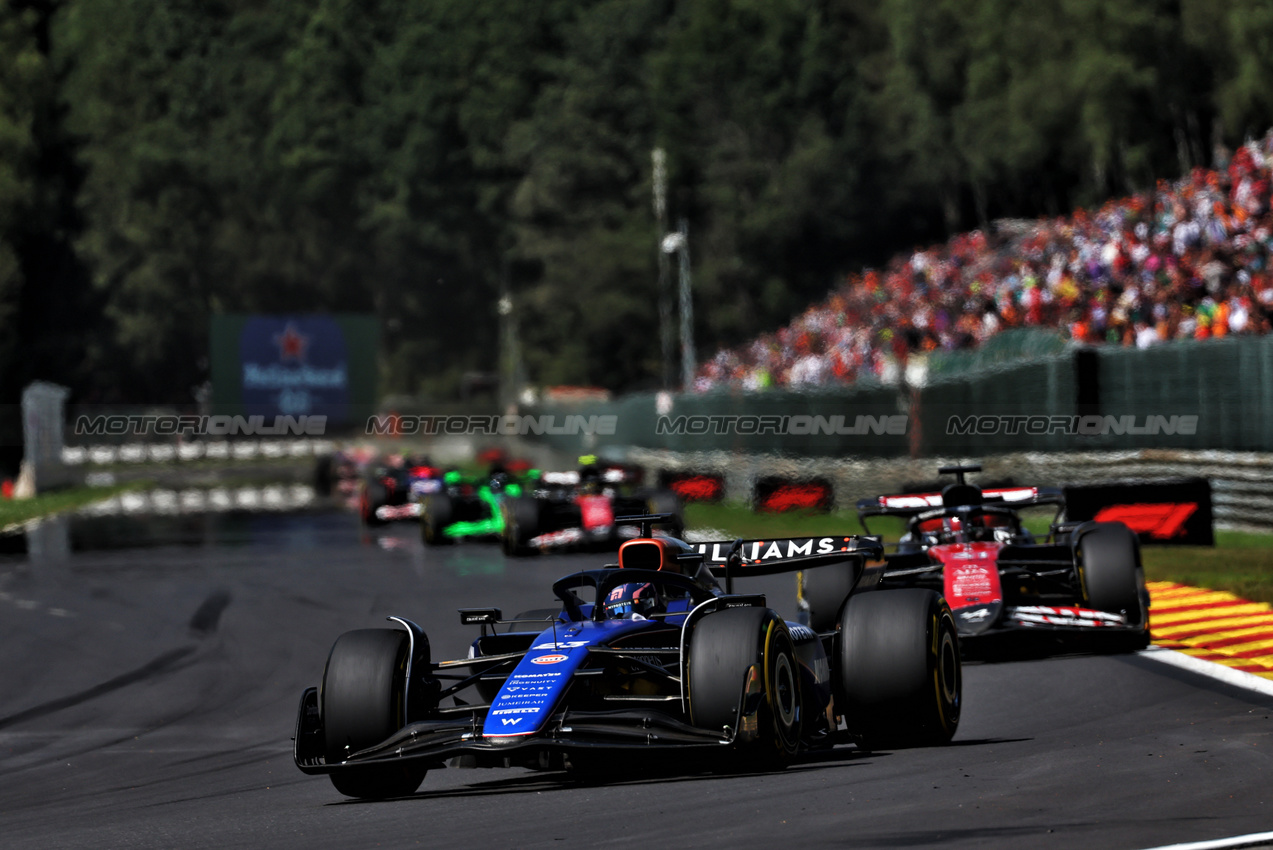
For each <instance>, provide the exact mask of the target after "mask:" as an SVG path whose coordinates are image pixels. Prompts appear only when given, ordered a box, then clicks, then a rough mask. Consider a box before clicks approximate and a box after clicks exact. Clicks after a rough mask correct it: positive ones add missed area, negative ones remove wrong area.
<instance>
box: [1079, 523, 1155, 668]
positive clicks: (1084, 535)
mask: <svg viewBox="0 0 1273 850" xmlns="http://www.w3.org/2000/svg"><path fill="white" fill-rule="evenodd" d="M1077 534H1078V538H1079V542H1078V552H1077V554H1078V559H1079V565H1080V566H1079V570H1080V575H1081V577H1082V586H1083V599H1084V602H1086V604H1087V607H1089V608H1094V609H1096V610H1097V611H1107V612H1109V613H1111V614H1122V615H1123V616H1124V617H1126V618H1127V623H1128V625H1130V626H1139V627H1140V628H1139V631H1137V632H1136V633H1135V634H1134V635H1133V637H1132V640H1131V641H1130V644H1131V645H1132V648H1134V649H1144V648H1145V647H1146V646H1148V645H1149V623H1148V619H1149V618H1148V617H1147V616H1146V613H1145V608H1146V606H1145V600H1146V599H1147V598H1148V593H1147V591H1146V590H1145V574H1144V571H1143V570H1142V569H1141V566H1140V548H1139V543H1138V541H1137V539H1136V535H1135V534H1134V533H1133V532H1132V531H1131V529H1129V528H1128V527H1127V526H1125V525H1123V524H1122V523H1120V522H1102V523H1094V524H1093V525H1092V526H1089V527H1088V528H1084V529H1080V530H1079V531H1078V532H1077Z"/></svg>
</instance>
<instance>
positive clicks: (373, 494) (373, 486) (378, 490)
mask: <svg viewBox="0 0 1273 850" xmlns="http://www.w3.org/2000/svg"><path fill="white" fill-rule="evenodd" d="M388 503H389V491H388V490H386V489H385V485H384V484H382V483H381V482H379V481H364V482H363V484H362V493H361V494H359V497H358V515H359V516H361V517H362V521H363V522H364V523H366V524H367V525H384V520H382V519H381V518H380V517H378V516H376V509H377V508H382V507H384V506H385V505H387V504H388Z"/></svg>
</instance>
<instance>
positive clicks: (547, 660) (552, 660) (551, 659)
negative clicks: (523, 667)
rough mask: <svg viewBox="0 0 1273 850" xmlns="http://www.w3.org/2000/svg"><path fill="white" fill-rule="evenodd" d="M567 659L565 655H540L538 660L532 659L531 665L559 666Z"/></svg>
mask: <svg viewBox="0 0 1273 850" xmlns="http://www.w3.org/2000/svg"><path fill="white" fill-rule="evenodd" d="M568 659H569V656H566V655H541V656H539V657H538V658H532V659H531V660H530V663H531V664H560V663H561V662H563V661H566V660H568Z"/></svg>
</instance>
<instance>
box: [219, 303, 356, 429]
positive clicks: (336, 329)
mask: <svg viewBox="0 0 1273 850" xmlns="http://www.w3.org/2000/svg"><path fill="white" fill-rule="evenodd" d="M211 340H212V363H211V366H212V407H213V411H212V412H213V413H215V414H221V415H230V416H263V417H265V420H266V421H267V422H268V421H272V420H273V418H274V417H276V416H311V415H312V416H326V417H327V423H328V424H330V425H333V426H339V425H348V424H350V423H353V422H358V421H361V420H362V419H364V418H365V417H366V416H368V415H369V414H370V413H371V412H373V411H374V409H375V404H376V392H377V380H376V378H377V371H376V356H377V351H378V344H379V325H378V323H377V322H376V319H375V317H373V316H364V315H349V314H335V315H306V314H296V315H280V316H244V315H222V316H213V317H212V333H211Z"/></svg>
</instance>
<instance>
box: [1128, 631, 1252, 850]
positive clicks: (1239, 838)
mask: <svg viewBox="0 0 1273 850" xmlns="http://www.w3.org/2000/svg"><path fill="white" fill-rule="evenodd" d="M1168 651H1170V650H1168ZM1185 657H1186V658H1187V657H1188V656H1185ZM1203 663H1204V664H1205V663H1207V662H1205V661H1204V662H1203ZM1247 675H1248V676H1249V675H1251V674H1250V673H1248V674H1247ZM1256 678H1257V679H1258V678H1259V677H1258V676H1257V677H1256ZM1270 843H1273V832H1254V833H1251V834H1250V835H1236V836H1234V837H1233V838H1217V839H1215V840H1214V841H1195V842H1193V843H1192V844H1168V845H1165V846H1163V847H1151V848H1148V850H1221V848H1230V850H1232V848H1238V847H1262V846H1265V845H1268V844H1270Z"/></svg>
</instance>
